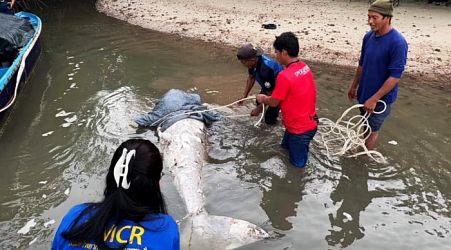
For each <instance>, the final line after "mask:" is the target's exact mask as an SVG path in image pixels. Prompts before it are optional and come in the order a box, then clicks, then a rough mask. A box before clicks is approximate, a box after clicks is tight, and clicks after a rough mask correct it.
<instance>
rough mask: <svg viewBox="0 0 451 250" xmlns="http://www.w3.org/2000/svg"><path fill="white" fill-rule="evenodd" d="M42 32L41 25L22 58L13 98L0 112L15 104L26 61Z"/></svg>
mask: <svg viewBox="0 0 451 250" xmlns="http://www.w3.org/2000/svg"><path fill="white" fill-rule="evenodd" d="M40 34H41V28H40V26H39V29H38V30H36V32H35V34H34V35H33V36H34V37H33V40H32V41H31V44H30V46H29V47H28V48H27V51H25V52H24V54H23V56H22V60H21V62H20V66H19V70H18V72H17V76H16V77H17V78H16V86H15V88H14V95H13V98H12V99H11V100H9V102H8V104H6V106H5V107H3V108H1V109H0V112H3V111H5V110H7V109H8V108H9V107H11V105H13V103H14V101H15V100H16V97H17V91H18V89H19V85H20V84H19V83H20V78H22V73H23V71H24V69H25V61H26V60H27V57H28V54H30V52H31V51H32V50H33V47H34V45H35V43H36V41H37V40H38V38H39V35H40ZM25 81H26V79H25ZM5 88H6V86H5Z"/></svg>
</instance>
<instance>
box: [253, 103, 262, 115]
mask: <svg viewBox="0 0 451 250" xmlns="http://www.w3.org/2000/svg"><path fill="white" fill-rule="evenodd" d="M262 111H263V105H262V104H259V105H258V106H257V107H256V108H255V109H253V110H252V111H251V116H258V115H259V114H260V113H261V112H262Z"/></svg>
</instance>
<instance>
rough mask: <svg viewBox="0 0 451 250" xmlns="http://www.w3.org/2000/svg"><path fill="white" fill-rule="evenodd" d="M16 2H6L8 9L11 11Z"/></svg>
mask: <svg viewBox="0 0 451 250" xmlns="http://www.w3.org/2000/svg"><path fill="white" fill-rule="evenodd" d="M15 2H16V0H11V1H9V2H8V5H9V6H8V7H9V8H10V9H12V8H13V7H14V3H15Z"/></svg>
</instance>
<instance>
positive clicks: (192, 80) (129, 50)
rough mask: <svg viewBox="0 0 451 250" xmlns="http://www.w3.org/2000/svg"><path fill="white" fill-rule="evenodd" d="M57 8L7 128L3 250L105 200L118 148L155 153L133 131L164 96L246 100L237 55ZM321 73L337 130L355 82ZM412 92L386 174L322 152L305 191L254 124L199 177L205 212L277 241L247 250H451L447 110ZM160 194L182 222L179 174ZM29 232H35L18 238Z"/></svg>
mask: <svg viewBox="0 0 451 250" xmlns="http://www.w3.org/2000/svg"><path fill="white" fill-rule="evenodd" d="M48 5H49V6H48V7H47V8H46V9H45V12H44V11H42V10H41V11H38V12H42V13H43V14H42V15H41V17H42V19H43V21H44V32H43V35H42V42H43V48H44V49H43V53H42V55H41V58H40V61H39V63H38V65H37V67H36V70H35V72H34V76H33V78H32V80H31V81H30V82H29V83H28V85H27V86H26V87H25V89H24V90H23V92H22V93H21V95H20V98H19V100H18V102H17V103H16V104H15V105H14V108H13V110H12V112H11V113H10V115H9V117H8V119H7V120H6V121H2V123H1V125H0V126H1V127H0V159H1V162H0V165H1V170H2V174H1V175H0V194H1V196H0V197H1V198H0V211H1V213H0V248H1V249H11V248H20V249H27V248H29V249H48V248H49V246H50V244H51V240H52V237H53V233H54V230H55V229H56V228H57V225H58V223H59V220H60V219H61V217H62V216H63V215H64V213H65V212H67V210H68V209H69V208H70V207H71V206H73V205H75V204H77V203H80V202H86V201H94V200H98V199H100V197H101V195H102V189H103V179H104V176H105V173H106V169H107V167H108V165H109V161H110V156H111V155H112V152H113V151H114V149H115V148H116V147H117V145H118V144H119V143H120V142H121V141H123V140H125V139H127V138H130V137H142V138H148V139H150V140H152V141H153V142H157V138H156V137H155V136H154V133H153V132H152V131H147V130H143V129H138V127H137V126H136V124H135V123H134V122H133V118H134V117H135V116H136V115H138V114H140V113H143V112H147V111H150V110H151V108H152V107H153V105H154V104H155V102H156V101H157V99H158V98H159V97H160V96H161V95H162V94H164V93H165V92H166V91H167V90H169V89H171V88H180V89H184V90H192V91H196V92H198V93H199V94H200V95H201V96H202V98H203V101H205V102H208V103H212V104H217V105H224V104H228V103H230V102H232V101H234V100H236V99H237V98H238V97H239V96H240V95H241V93H242V89H243V87H244V80H245V69H244V68H243V67H242V66H241V65H240V64H239V63H238V62H236V60H235V58H234V56H233V54H234V50H232V49H230V48H224V47H219V46H215V45H211V44H206V43H203V42H199V41H193V40H189V39H183V38H180V37H178V36H175V35H167V34H161V33H157V32H153V31H148V30H144V29H142V28H139V27H136V26H131V25H129V24H127V23H125V22H121V21H117V20H115V19H112V18H109V17H106V16H104V15H101V14H99V13H97V12H95V10H94V8H93V6H92V3H89V2H88V3H81V1H64V2H61V1H55V2H51V3H50V4H48ZM311 67H312V69H313V71H314V73H315V77H316V80H317V85H318V113H319V115H320V116H322V117H329V118H335V119H336V118H338V117H339V115H340V114H341V112H343V111H344V110H345V109H346V108H347V107H349V106H350V105H351V104H350V103H349V102H348V101H347V100H346V97H345V96H346V92H347V86H348V84H349V82H350V81H351V79H352V72H351V70H349V69H343V68H340V69H335V67H331V66H329V65H319V64H311ZM402 85H403V86H402V88H401V91H400V96H399V99H398V101H397V103H396V104H395V106H394V108H393V113H392V115H391V117H390V118H389V120H388V121H387V122H386V124H385V125H384V128H383V130H382V133H381V137H380V146H379V151H380V152H381V153H383V154H384V155H385V156H386V157H387V158H388V160H389V163H388V164H386V165H383V164H376V163H373V162H372V161H370V160H367V159H365V158H359V159H347V158H340V159H338V160H333V161H332V160H328V159H327V158H326V157H325V155H324V147H322V146H321V144H320V143H317V142H315V143H313V145H312V147H311V151H312V152H311V161H310V164H309V169H310V170H311V173H310V175H309V176H308V177H306V178H304V179H301V178H298V176H297V175H296V172H295V171H294V169H293V168H292V167H291V166H290V165H289V164H288V163H287V160H286V155H285V153H284V152H283V151H282V150H281V149H280V148H279V141H280V138H281V135H282V133H283V129H282V128H281V127H280V126H277V127H268V126H265V125H262V126H261V127H260V128H254V127H253V123H254V122H255V121H256V120H255V119H253V118H233V119H227V120H225V121H222V122H218V123H216V124H214V125H213V126H212V127H211V128H210V129H209V130H208V134H209V137H208V138H209V140H208V145H207V151H208V158H207V161H208V164H207V165H206V166H205V167H204V169H203V176H204V178H203V179H204V180H205V187H204V191H205V195H206V198H207V210H208V211H209V212H210V213H212V214H218V215H227V216H230V217H235V218H241V219H245V220H248V221H251V222H253V223H256V224H258V225H261V226H262V227H263V228H265V229H267V230H268V231H269V232H271V235H272V238H271V239H269V240H266V241H263V242H258V243H256V244H254V245H250V246H246V247H243V249H301V248H306V249H308V248H312V249H326V248H342V247H348V248H351V249H362V248H368V249H376V248H377V249H380V248H393V249H445V248H446V245H449V242H450V236H451V235H450V234H451V219H450V217H451V211H450V196H451V187H450V186H449V183H450V181H451V154H450V149H451V147H450V143H451V141H450V138H451V132H450V131H449V124H450V122H451V112H450V111H451V110H450V103H451V99H450V97H449V93H446V92H443V91H440V90H436V89H432V88H430V87H427V86H426V85H425V84H422V83H421V82H409V81H403V83H402ZM254 90H255V91H257V88H255V89H254ZM251 108H252V103H249V104H248V105H247V106H245V107H237V108H233V109H232V112H234V113H236V114H238V113H239V114H243V113H246V112H250V109H251ZM391 140H395V141H397V142H398V145H397V146H394V145H391V144H388V141H391ZM162 185H163V189H164V190H165V191H164V194H165V197H166V199H167V201H168V204H169V210H170V213H171V214H172V215H173V216H174V217H175V218H181V217H183V216H184V213H185V211H184V207H183V204H182V202H181V200H180V197H179V196H178V194H177V192H176V190H175V188H174V186H173V185H172V183H171V176H170V174H167V175H165V176H164V177H163V181H162ZM33 219H34V221H35V222H36V225H35V226H34V227H31V228H30V230H29V232H27V233H25V234H18V233H17V232H18V231H19V230H20V229H22V228H23V227H24V226H25V225H26V224H27V222H29V221H31V220H33ZM52 220H54V221H55V223H53V224H52ZM46 223H47V224H46ZM25 231H26V230H25Z"/></svg>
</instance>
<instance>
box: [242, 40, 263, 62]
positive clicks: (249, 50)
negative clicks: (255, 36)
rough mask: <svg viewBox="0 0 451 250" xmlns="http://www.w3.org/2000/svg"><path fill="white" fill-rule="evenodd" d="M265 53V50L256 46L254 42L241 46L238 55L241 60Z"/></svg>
mask: <svg viewBox="0 0 451 250" xmlns="http://www.w3.org/2000/svg"><path fill="white" fill-rule="evenodd" d="M261 55H263V50H262V49H261V48H258V47H257V48H256V47H254V46H253V45H252V44H250V43H248V44H246V45H244V46H243V47H241V48H240V49H239V50H238V52H237V53H236V57H237V58H238V59H239V60H248V59H252V58H255V57H257V56H261Z"/></svg>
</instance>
